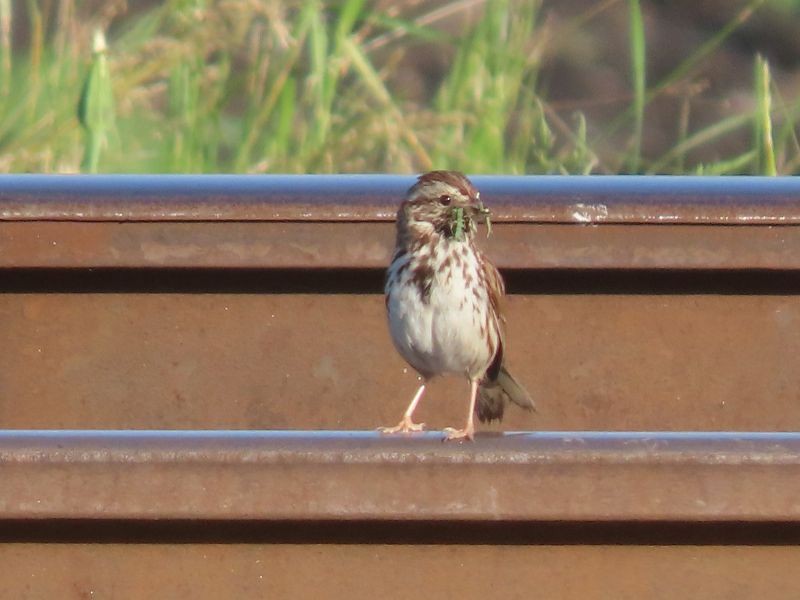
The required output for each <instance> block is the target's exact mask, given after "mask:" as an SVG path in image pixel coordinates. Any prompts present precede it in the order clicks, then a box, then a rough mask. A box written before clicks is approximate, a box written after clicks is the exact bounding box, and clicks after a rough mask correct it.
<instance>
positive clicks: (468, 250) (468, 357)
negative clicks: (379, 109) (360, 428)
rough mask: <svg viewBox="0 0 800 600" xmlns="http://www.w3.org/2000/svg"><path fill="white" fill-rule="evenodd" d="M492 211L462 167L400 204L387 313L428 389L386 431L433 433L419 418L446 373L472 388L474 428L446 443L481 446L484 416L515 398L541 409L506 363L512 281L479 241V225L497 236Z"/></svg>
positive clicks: (434, 177)
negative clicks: (478, 436)
mask: <svg viewBox="0 0 800 600" xmlns="http://www.w3.org/2000/svg"><path fill="white" fill-rule="evenodd" d="M489 215H490V212H489V210H488V209H487V208H486V207H484V205H483V202H482V201H481V199H480V193H479V192H478V190H477V189H476V188H475V186H474V185H473V184H472V182H471V181H470V180H469V179H468V178H467V177H466V176H465V175H464V174H463V173H460V172H457V171H430V172H428V173H424V174H422V175H420V176H419V177H418V178H417V180H416V182H415V183H414V185H413V186H411V188H410V189H409V190H408V192H407V194H406V196H405V199H404V200H403V201H402V203H401V204H400V208H399V209H398V211H397V221H396V228H397V237H396V243H395V249H394V253H393V255H392V259H391V262H390V264H389V267H388V269H387V271H386V280H385V286H384V292H385V300H386V312H387V318H388V324H389V331H390V334H391V338H392V341H393V343H394V346H395V348H396V349H397V351H398V352H399V353H400V355H401V356H402V357H403V358H404V359H405V360H406V362H407V363H408V364H409V365H410V366H411V367H412V368H414V370H416V372H417V373H418V374H419V377H420V381H421V385H420V386H419V388H418V389H417V392H416V393H415V394H414V397H413V398H412V399H411V402H410V403H409V405H408V408H407V409H406V411H405V413H404V414H403V418H402V419H401V420H400V422H399V423H398V424H397V425H396V426H394V427H381V428H379V431H381V432H382V433H386V434H391V433H408V432H415V431H423V430H424V428H425V424H424V423H415V422H414V421H413V418H412V417H413V414H414V411H415V409H416V408H417V406H418V405H419V402H420V400H421V399H422V397H423V395H424V393H425V389H426V386H427V384H428V382H429V381H430V380H431V379H432V378H434V377H437V376H440V375H448V374H449V375H460V376H465V377H466V378H467V379H468V380H469V383H470V397H469V411H468V413H467V421H466V425H465V426H464V427H463V428H461V429H457V428H453V427H447V428H445V429H444V430H443V432H444V440H474V436H475V422H474V416H475V415H476V414H477V417H478V420H479V421H480V422H486V421H489V422H491V421H493V420H495V419H497V420H501V419H502V417H503V412H504V409H505V405H506V404H507V403H508V402H512V403H514V404H516V405H518V406H520V407H522V408H524V409H527V410H535V408H536V407H535V404H534V402H533V399H532V398H531V396H530V394H528V392H527V391H526V390H525V388H524V387H523V386H522V385H520V384H519V383H518V382H517V381H516V379H515V378H514V377H513V376H512V375H511V373H509V371H508V369H507V368H506V365H505V361H504V344H505V334H504V321H505V320H504V317H503V315H502V312H501V299H502V297H503V295H504V294H505V285H504V283H503V278H502V276H501V275H500V273H499V271H498V270H497V268H496V267H495V266H494V264H493V263H492V262H491V261H490V260H489V259H488V258H487V257H486V255H485V254H484V253H483V252H482V251H481V250H480V249H479V248H478V247H477V245H476V244H475V235H476V232H477V228H478V227H477V226H478V222H479V221H484V222H485V224H486V226H487V229H489V231H490V228H491V221H490V220H489Z"/></svg>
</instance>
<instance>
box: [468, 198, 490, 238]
mask: <svg viewBox="0 0 800 600" xmlns="http://www.w3.org/2000/svg"><path fill="white" fill-rule="evenodd" d="M471 208H472V212H473V214H474V215H475V217H476V220H478V221H480V220H481V219H483V220H484V222H485V223H486V237H489V236H490V235H491V233H492V220H491V214H492V211H490V210H489V209H488V208H486V207H485V206H484V205H483V201H482V200H481V198H480V196H478V197H477V198H475V202H473V204H472V207H471Z"/></svg>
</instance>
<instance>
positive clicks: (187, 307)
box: [0, 273, 800, 431]
mask: <svg viewBox="0 0 800 600" xmlns="http://www.w3.org/2000/svg"><path fill="white" fill-rule="evenodd" d="M152 277H153V276H152V275H150V276H148V275H147V274H144V275H139V276H138V277H137V281H138V284H137V285H139V286H146V285H151V286H168V285H170V284H171V283H172V282H173V279H178V280H180V277H179V276H178V275H173V276H172V279H170V278H169V277H168V278H166V281H164V279H163V278H162V279H160V280H157V281H153V279H152ZM576 277H577V276H576ZM217 278H219V279H220V281H218V282H216V283H215V281H216V279H217ZM372 278H373V279H374V280H375V283H374V285H375V287H379V286H380V274H375V275H373V276H372ZM107 279H110V281H108V282H107V284H108V285H109V287H110V289H111V290H113V289H114V288H115V287H116V285H117V282H118V281H119V279H123V280H125V279H127V277H126V276H121V277H111V276H104V275H102V274H101V275H100V276H99V277H97V278H93V279H92V281H95V282H97V281H99V282H101V283H102V282H104V281H106V280H107ZM566 279H567V282H566V283H565V285H567V284H568V282H569V276H567V277H566ZM656 279H657V278H656ZM36 281H37V282H38V281H40V280H39V279H38V278H37V279H36ZM190 281H191V278H190ZM45 283H46V282H45ZM57 283H58V282H55V283H54V284H56V285H57ZM235 283H236V281H234V282H233V283H231V282H229V281H227V280H226V279H225V275H224V274H222V273H220V274H212V275H210V276H206V277H204V278H203V279H202V280H201V284H200V288H199V289H200V290H201V291H202V290H205V289H206V288H207V286H213V285H219V286H224V285H234V284H235ZM240 283H241V282H240ZM329 283H330V281H329ZM544 283H545V282H540V281H539V280H537V279H535V278H534V280H533V281H532V282H526V281H523V282H522V284H524V285H531V286H533V287H534V288H535V287H536V286H537V285H539V284H542V285H544ZM729 283H730V285H736V280H735V279H734V281H733V282H729ZM245 284H248V285H250V286H255V289H253V287H249V288H245V292H243V293H237V292H236V290H235V289H233V290H231V289H228V290H227V291H226V292H225V293H187V292H185V291H184V292H179V293H141V292H136V291H135V290H134V291H130V290H129V291H128V292H126V293H113V292H112V293H108V292H98V291H94V292H86V291H82V292H77V293H63V292H61V293H7V294H3V295H0V331H3V332H4V334H3V335H4V341H3V346H2V349H0V423H2V424H3V426H4V427H10V428H128V427H132V428H167V429H192V428H200V429H215V428H237V429H243V428H244V429H246V428H254V429H287V428H288V429H293V428H299V429H373V428H375V427H377V426H378V425H381V424H390V423H394V422H395V421H397V420H398V419H399V418H400V414H401V413H402V410H403V408H404V407H405V405H406V403H407V402H408V400H409V399H410V397H411V395H412V394H413V393H414V390H415V386H416V378H415V376H414V373H413V372H412V371H411V370H410V369H408V368H407V365H406V364H405V363H404V362H403V361H402V359H401V358H400V357H399V356H398V355H397V353H396V352H395V350H394V348H393V347H392V344H391V341H390V339H389V335H388V332H387V331H386V323H385V315H384V306H383V298H382V296H380V295H378V294H341V293H338V294H321V295H316V294H312V293H297V292H293V293H269V291H268V290H269V288H270V287H272V286H273V285H275V286H277V285H278V284H277V282H276V281H275V278H274V277H268V276H266V275H265V276H264V279H263V280H262V279H261V278H260V275H259V274H258V273H256V274H253V275H251V276H249V277H248V278H247V279H246V280H245V282H244V283H242V285H245ZM97 285H99V284H97ZM176 285H178V286H179V287H180V285H181V284H180V281H179V282H178V283H177V284H176ZM186 285H188V284H186ZM296 285H301V284H299V283H298V284H296ZM303 285H305V283H303ZM309 285H313V284H312V283H309ZM547 285H548V286H550V287H552V285H553V283H552V282H547ZM595 285H596V286H597V287H600V286H602V285H603V281H602V280H601V281H598V282H595V283H594V284H593V283H592V282H591V281H590V282H587V283H585V286H586V287H587V288H588V289H587V290H586V292H587V293H582V294H580V293H578V294H564V293H553V290H552V289H551V290H550V293H544V294H519V295H513V296H510V297H509V298H508V301H507V318H508V323H509V326H510V335H509V341H508V357H509V361H510V366H511V368H512V370H513V371H514V372H515V373H517V374H518V376H519V378H520V380H521V381H523V382H524V383H525V385H526V386H527V387H528V388H529V389H530V391H531V392H532V393H533V395H534V397H535V398H536V400H537V403H538V406H539V413H537V414H531V413H526V412H523V411H519V410H516V409H515V407H511V408H510V409H509V410H508V411H507V420H506V421H505V422H504V428H506V429H527V430H531V429H533V430H547V429H556V430H558V429H561V430H564V429H599V430H604V429H606V430H625V429H632V430H642V429H643V430H725V429H734V430H767V431H769V430H784V431H787V430H788V431H791V430H798V429H800V401H798V391H797V390H800V368H798V364H797V357H798V356H800V299H799V298H798V296H796V295H785V294H781V293H774V291H773V293H770V294H760V293H756V294H748V295H735V294H730V293H722V294H718V293H714V289H713V288H712V289H711V290H706V291H705V292H704V293H703V292H702V290H701V293H690V294H686V295H684V294H664V293H660V294H657V295H647V294H642V293H623V294H613V293H612V294H609V293H601V294H591V293H588V292H591V289H592V287H594V286H595ZM259 286H261V287H259ZM665 287H669V286H668V285H667V286H665ZM259 289H262V290H263V291H262V292H261V293H258V290H259ZM722 291H723V292H725V290H724V289H723V290H722ZM467 392H468V387H467V384H466V382H465V381H461V380H460V379H458V378H452V379H446V380H440V381H438V382H436V383H435V384H434V385H433V387H432V389H431V391H430V393H429V395H428V396H427V397H426V398H425V400H424V401H423V402H422V403H421V405H420V409H419V410H420V412H419V416H420V418H421V419H422V420H423V421H425V422H427V423H428V424H429V425H430V426H431V427H435V428H441V427H443V426H446V425H458V424H460V423H461V422H462V421H463V420H464V419H465V416H466V415H465V411H466V407H467Z"/></svg>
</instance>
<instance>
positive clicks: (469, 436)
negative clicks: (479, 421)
mask: <svg viewBox="0 0 800 600" xmlns="http://www.w3.org/2000/svg"><path fill="white" fill-rule="evenodd" d="M469 384H470V390H469V413H467V426H466V427H465V428H464V429H454V428H453V427H446V428H445V430H444V441H446V442H447V441H449V440H473V439H475V400H476V399H477V397H478V380H477V379H471V380H470V382H469Z"/></svg>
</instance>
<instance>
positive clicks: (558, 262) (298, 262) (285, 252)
mask: <svg viewBox="0 0 800 600" xmlns="http://www.w3.org/2000/svg"><path fill="white" fill-rule="evenodd" d="M492 231H493V233H492V236H491V237H490V238H489V239H488V240H485V239H481V240H480V241H479V243H480V244H481V245H482V246H484V247H485V248H486V250H487V252H488V253H489V255H490V256H491V257H492V259H493V260H494V261H495V262H496V263H497V265H498V266H499V267H500V268H501V269H695V270H697V269H800V227H788V226H748V227H744V226H742V227H735V226H730V227H727V226H707V225H705V226H704V225H671V226H665V225H664V226H653V225H564V224H556V225H554V224H521V223H501V224H499V225H496V226H494V227H493V229H492ZM393 245H394V225H393V224H390V223H364V222H357V223H351V222H346V223H319V222H293V223H280V222H260V223H257V222H220V223H210V222H202V223H168V222H148V223H98V222H91V223H84V222H75V223H73V222H48V221H44V222H42V221H35V222H22V221H16V222H3V221H0V268H9V267H12V268H23V267H24V268H133V267H142V268H187V267H194V268H230V269H240V268H288V269H312V268H381V269H383V268H385V266H386V265H387V263H388V262H389V258H390V257H391V253H392V247H393ZM320 291H322V290H320Z"/></svg>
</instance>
